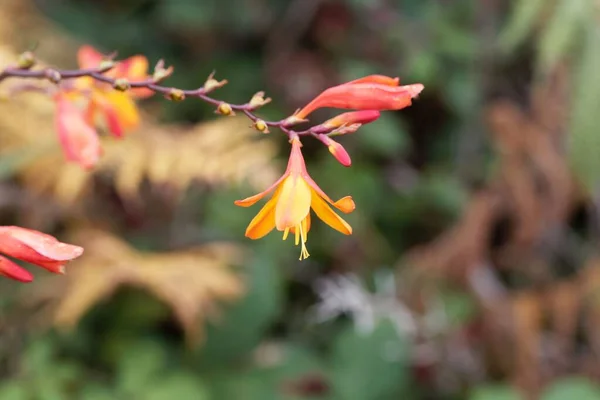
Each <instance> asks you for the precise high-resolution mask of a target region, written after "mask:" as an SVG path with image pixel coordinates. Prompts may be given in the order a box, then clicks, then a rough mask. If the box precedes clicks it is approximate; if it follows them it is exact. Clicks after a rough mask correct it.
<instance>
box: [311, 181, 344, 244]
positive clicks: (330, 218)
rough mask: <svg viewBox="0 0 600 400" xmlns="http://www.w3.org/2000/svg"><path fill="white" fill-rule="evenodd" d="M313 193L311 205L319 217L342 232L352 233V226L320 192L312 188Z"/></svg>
mask: <svg viewBox="0 0 600 400" xmlns="http://www.w3.org/2000/svg"><path fill="white" fill-rule="evenodd" d="M311 193H312V203H311V207H312V209H313V210H314V212H315V214H317V217H319V218H320V219H321V220H323V222H325V223H326V224H327V225H329V226H330V227H332V228H333V229H335V230H337V231H340V232H342V233H343V234H344V235H350V234H352V227H351V226H350V225H348V223H347V222H346V221H344V220H343V219H342V218H341V217H340V216H339V215H337V214H336V213H335V212H334V211H333V210H332V209H331V207H329V205H328V204H327V203H326V202H325V200H323V199H322V198H321V197H320V196H319V194H318V193H317V192H316V191H314V190H311Z"/></svg>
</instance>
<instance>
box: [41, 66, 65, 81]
mask: <svg viewBox="0 0 600 400" xmlns="http://www.w3.org/2000/svg"><path fill="white" fill-rule="evenodd" d="M45 75H46V78H47V79H48V80H49V81H50V82H52V83H59V82H60V80H61V79H62V76H60V72H58V71H57V70H55V69H47V70H46V72H45Z"/></svg>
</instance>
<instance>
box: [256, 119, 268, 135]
mask: <svg viewBox="0 0 600 400" xmlns="http://www.w3.org/2000/svg"><path fill="white" fill-rule="evenodd" d="M254 128H255V129H256V130H257V131H259V132H262V133H269V126H268V125H267V123H266V122H265V121H263V120H262V119H257V120H256V121H255V122H254Z"/></svg>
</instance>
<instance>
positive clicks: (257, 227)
mask: <svg viewBox="0 0 600 400" xmlns="http://www.w3.org/2000/svg"><path fill="white" fill-rule="evenodd" d="M276 205H277V193H275V195H273V198H271V199H270V200H269V201H268V202H267V203H266V204H265V205H264V206H263V208H262V209H261V210H260V211H259V212H258V214H256V216H255V217H254V218H253V219H252V221H250V224H249V225H248V228H247V229H246V237H249V238H250V239H260V238H262V237H264V236H266V235H267V234H268V233H269V232H271V231H272V230H273V228H275V206H276Z"/></svg>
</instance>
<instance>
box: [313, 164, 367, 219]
mask: <svg viewBox="0 0 600 400" xmlns="http://www.w3.org/2000/svg"><path fill="white" fill-rule="evenodd" d="M303 178H304V179H305V180H306V183H308V185H309V186H310V187H311V188H312V189H313V190H314V191H315V192H317V194H318V195H319V196H320V197H321V198H323V199H324V200H325V201H326V202H328V203H329V204H331V205H332V206H334V207H335V208H337V209H338V210H340V211H341V212H343V213H344V214H348V213H351V212H352V211H354V209H355V208H356V207H355V204H354V200H352V196H346V197H342V198H341V199H339V200H338V201H333V200H332V199H331V197H329V196H327V194H326V193H325V192H324V191H323V189H321V188H320V187H319V185H317V183H316V182H315V181H314V180H313V179H312V178H311V177H310V176H309V175H308V174H305V175H303Z"/></svg>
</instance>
